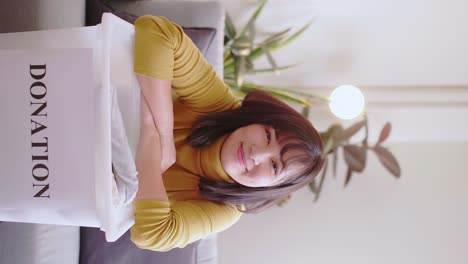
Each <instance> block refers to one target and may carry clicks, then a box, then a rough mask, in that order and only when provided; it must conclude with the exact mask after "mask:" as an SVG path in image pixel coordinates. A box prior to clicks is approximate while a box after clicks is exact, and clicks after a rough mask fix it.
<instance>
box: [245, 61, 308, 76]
mask: <svg viewBox="0 0 468 264" xmlns="http://www.w3.org/2000/svg"><path fill="white" fill-rule="evenodd" d="M249 58H250V57H249ZM297 65H299V64H291V65H287V66H281V67H277V68H276V70H278V71H282V70H287V69H290V68H292V67H296V66H297ZM272 72H275V69H273V68H266V69H257V70H253V71H252V73H253V74H257V73H272Z"/></svg>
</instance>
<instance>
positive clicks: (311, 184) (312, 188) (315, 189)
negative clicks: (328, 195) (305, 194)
mask: <svg viewBox="0 0 468 264" xmlns="http://www.w3.org/2000/svg"><path fill="white" fill-rule="evenodd" d="M309 189H310V191H311V192H312V193H313V194H315V195H316V194H317V185H316V184H315V179H314V180H313V181H311V182H310V183H309Z"/></svg>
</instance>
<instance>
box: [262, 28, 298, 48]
mask: <svg viewBox="0 0 468 264" xmlns="http://www.w3.org/2000/svg"><path fill="white" fill-rule="evenodd" d="M289 31H291V28H288V29H286V30H283V31H281V32H278V33H275V34H273V35H271V36H269V37H268V38H266V39H265V40H263V41H262V43H261V44H260V45H262V46H268V45H270V44H271V43H273V42H275V41H278V40H282V39H283V38H284V37H286V35H287V34H288V33H289Z"/></svg>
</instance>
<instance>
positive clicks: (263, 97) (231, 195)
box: [186, 90, 323, 213]
mask: <svg viewBox="0 0 468 264" xmlns="http://www.w3.org/2000/svg"><path fill="white" fill-rule="evenodd" d="M251 124H263V125H268V126H272V127H274V129H276V130H278V131H279V133H280V134H286V135H288V137H287V138H285V139H283V140H282V141H286V143H285V144H284V145H283V146H282V149H281V156H282V157H283V155H284V153H286V152H287V151H289V150H298V153H301V155H296V156H295V157H294V158H292V159H290V160H288V161H286V167H288V165H289V164H291V163H300V164H301V166H300V167H301V169H299V170H297V171H295V173H294V175H288V176H287V178H286V180H284V181H282V182H281V183H279V184H278V185H275V186H270V187H247V186H243V185H241V184H238V183H229V182H224V181H211V180H208V179H206V178H204V177H201V180H200V184H199V189H200V193H201V195H202V196H203V197H204V198H206V199H209V200H212V201H217V202H221V203H227V204H230V205H235V206H238V208H240V209H241V210H242V211H243V212H246V213H255V212H259V211H262V210H264V209H266V208H268V207H270V206H272V205H274V204H275V203H277V202H278V201H279V200H281V199H283V198H285V197H287V196H288V195H289V194H290V193H292V192H294V191H296V190H298V189H300V188H302V187H303V186H305V185H307V184H308V183H310V182H311V181H312V180H313V179H314V177H315V176H316V175H317V174H318V172H319V171H320V170H321V168H322V165H323V157H322V152H323V146H322V141H321V139H320V135H319V133H318V132H317V130H316V129H315V128H314V127H313V126H312V124H311V122H310V121H309V120H308V119H307V118H306V117H304V116H303V115H301V114H300V113H298V112H297V111H296V110H294V109H293V108H291V107H290V106H288V105H287V104H285V103H283V102H281V101H280V100H278V99H276V98H274V97H272V96H271V95H269V94H267V93H265V92H262V91H259V90H254V91H252V92H250V93H249V94H247V96H246V97H245V98H244V100H243V101H242V105H241V107H240V108H238V109H234V110H228V111H224V112H216V113H210V114H207V115H203V116H201V117H200V118H199V119H198V120H196V121H195V123H194V125H193V127H192V131H191V134H190V135H189V136H188V137H187V138H186V142H187V143H188V144H190V145H192V146H193V147H206V146H209V145H211V144H213V143H214V142H215V141H216V140H217V139H218V138H219V137H221V136H223V135H226V134H230V133H232V132H233V131H234V130H236V129H238V128H240V127H243V126H248V125H251Z"/></svg>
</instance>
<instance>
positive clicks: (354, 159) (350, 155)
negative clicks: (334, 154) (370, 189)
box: [343, 145, 366, 172]
mask: <svg viewBox="0 0 468 264" xmlns="http://www.w3.org/2000/svg"><path fill="white" fill-rule="evenodd" d="M343 153H344V158H345V161H346V164H348V166H349V167H350V168H351V169H352V170H353V171H356V172H362V171H363V170H364V168H365V167H366V148H365V147H362V146H357V145H345V146H344V147H343Z"/></svg>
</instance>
